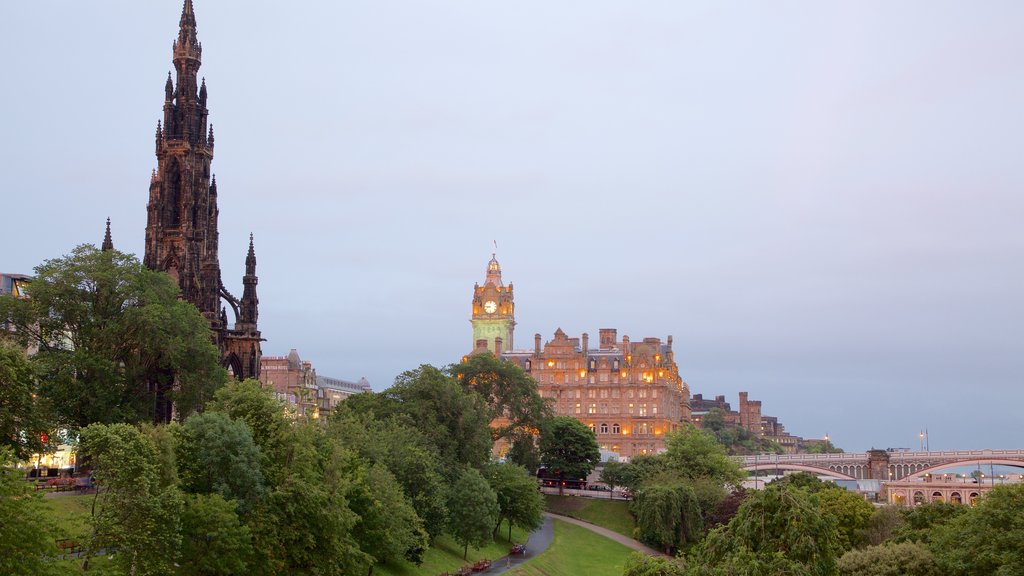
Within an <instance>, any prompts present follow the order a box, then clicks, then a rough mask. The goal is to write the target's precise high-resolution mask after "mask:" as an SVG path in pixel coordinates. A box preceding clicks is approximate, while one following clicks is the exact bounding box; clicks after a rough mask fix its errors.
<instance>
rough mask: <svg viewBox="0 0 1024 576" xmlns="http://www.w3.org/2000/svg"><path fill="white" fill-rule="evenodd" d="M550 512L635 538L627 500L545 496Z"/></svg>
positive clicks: (633, 524)
mask: <svg viewBox="0 0 1024 576" xmlns="http://www.w3.org/2000/svg"><path fill="white" fill-rule="evenodd" d="M545 498H547V507H548V512H551V513H553V514H562V515H563V516H571V517H573V518H578V519H580V520H585V521H587V522H590V523H591V524H597V525H598V526H601V527H603V528H607V529H609V530H611V531H612V532H618V533H619V534H622V535H623V536H628V537H630V538H632V537H633V527H634V526H636V523H635V522H634V521H633V515H632V514H630V513H629V502H627V501H625V500H602V499H600V498H583V497H582V496H555V495H552V494H547V495H545Z"/></svg>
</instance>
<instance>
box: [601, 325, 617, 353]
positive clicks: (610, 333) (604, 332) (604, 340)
mask: <svg viewBox="0 0 1024 576" xmlns="http://www.w3.org/2000/svg"><path fill="white" fill-rule="evenodd" d="M616 332H617V330H616V329H615V328H601V329H600V330H599V331H598V339H599V343H598V346H599V347H600V348H601V350H611V349H612V348H615V339H616Z"/></svg>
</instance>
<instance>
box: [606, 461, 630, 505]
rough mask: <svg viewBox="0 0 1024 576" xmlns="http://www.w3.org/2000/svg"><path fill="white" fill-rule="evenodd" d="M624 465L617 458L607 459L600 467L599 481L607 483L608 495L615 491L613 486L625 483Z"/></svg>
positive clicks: (610, 495)
mask: <svg viewBox="0 0 1024 576" xmlns="http://www.w3.org/2000/svg"><path fill="white" fill-rule="evenodd" d="M626 477H627V476H626V465H625V464H623V463H622V462H619V461H618V460H609V461H607V462H605V463H604V466H603V467H602V468H601V482H604V483H605V484H607V485H608V497H609V498H611V497H612V495H613V494H614V493H615V488H616V487H619V486H625V485H626Z"/></svg>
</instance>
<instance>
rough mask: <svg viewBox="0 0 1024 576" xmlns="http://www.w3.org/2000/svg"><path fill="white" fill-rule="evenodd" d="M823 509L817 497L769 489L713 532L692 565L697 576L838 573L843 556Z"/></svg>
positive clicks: (779, 486) (777, 487)
mask: <svg viewBox="0 0 1024 576" xmlns="http://www.w3.org/2000/svg"><path fill="white" fill-rule="evenodd" d="M819 507H820V499H819V498H818V496H817V495H816V494H812V493H809V492H807V491H806V490H802V489H800V488H792V487H789V486H787V485H786V484H772V485H769V486H767V487H766V488H765V489H764V490H761V491H759V492H757V493H755V494H753V495H751V496H750V497H749V498H747V500H746V501H745V502H744V503H743V505H742V506H740V509H739V512H738V513H737V514H736V516H735V517H733V519H732V520H731V521H729V524H728V525H727V526H725V527H720V528H717V529H715V530H712V531H711V532H710V533H709V534H708V536H707V537H706V538H705V539H704V541H703V542H702V543H701V544H700V545H699V546H698V547H697V548H696V550H695V551H694V553H693V558H692V562H690V564H691V565H693V566H697V567H701V568H699V569H697V571H696V572H695V573H696V574H733V573H735V574H765V575H769V574H809V575H815V576H828V575H831V574H834V573H835V571H836V559H837V557H838V556H839V554H841V553H842V548H841V547H840V545H839V543H838V534H837V532H836V521H835V518H833V517H832V516H830V515H827V514H822V513H821V512H820V510H819Z"/></svg>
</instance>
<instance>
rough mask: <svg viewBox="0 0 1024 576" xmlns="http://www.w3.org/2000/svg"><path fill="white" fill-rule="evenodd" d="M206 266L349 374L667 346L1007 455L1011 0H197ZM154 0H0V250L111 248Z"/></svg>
mask: <svg viewBox="0 0 1024 576" xmlns="http://www.w3.org/2000/svg"><path fill="white" fill-rule="evenodd" d="M195 10H196V15H197V19H198V28H199V39H200V41H201V42H202V43H203V67H202V69H201V71H200V73H201V75H203V76H205V77H206V79H207V86H208V88H209V94H210V96H209V107H210V119H211V122H212V123H213V124H214V127H215V128H214V130H215V132H216V139H217V150H216V157H215V159H214V162H213V170H214V172H215V174H216V176H217V183H218V191H219V201H220V210H221V212H220V247H221V254H220V260H221V267H222V269H223V273H224V281H225V284H226V285H227V287H228V289H229V290H232V291H233V292H235V293H238V292H241V275H242V272H243V268H244V257H245V252H246V248H247V245H248V234H249V233H250V232H252V233H254V234H255V239H256V250H257V257H258V260H259V267H258V274H259V277H260V284H259V296H260V328H261V329H262V331H263V334H264V336H265V337H266V338H267V342H266V343H265V344H264V348H263V350H264V353H265V354H270V355H283V354H286V353H287V352H288V350H289V349H291V348H296V349H298V351H299V353H300V355H301V356H302V358H303V359H306V360H310V361H312V362H313V365H314V367H315V368H316V369H317V371H318V373H320V374H323V375H329V376H334V377H338V378H345V379H351V380H355V379H358V378H359V377H361V376H366V377H367V378H368V379H369V380H370V382H371V384H372V385H373V387H374V388H375V389H376V390H382V389H384V388H386V387H387V386H389V385H390V384H391V382H392V381H393V379H394V377H395V376H396V375H397V374H398V373H400V372H402V371H403V370H407V369H412V368H415V367H417V366H418V365H419V364H422V363H430V364H434V365H445V364H448V363H451V362H454V361H457V360H458V359H459V358H460V357H461V356H462V355H463V354H465V353H467V352H468V351H469V350H470V349H471V347H472V335H471V330H470V324H469V321H468V320H469V315H470V300H471V297H472V289H473V283H474V282H482V281H483V277H484V272H485V268H486V263H487V261H488V260H489V259H490V257H491V251H492V244H491V242H492V240H497V242H498V259H499V261H500V262H501V265H502V268H503V271H504V278H505V281H506V283H508V282H512V283H514V285H515V296H516V305H517V318H516V319H517V322H518V327H517V331H516V345H517V347H530V346H531V345H532V341H533V334H534V333H536V332H539V333H541V334H542V335H543V336H544V339H545V340H549V339H550V338H551V337H552V335H553V333H554V331H555V330H556V329H557V328H559V327H561V328H562V329H564V330H565V331H566V332H567V333H568V334H570V335H573V336H576V335H579V334H580V333H582V332H588V333H590V334H591V335H592V338H594V337H596V334H597V332H598V330H599V329H600V328H605V327H609V328H610V327H614V328H618V330H619V335H620V336H621V335H623V334H625V335H628V336H630V338H631V339H633V340H638V339H640V338H643V337H646V336H658V337H661V338H665V337H666V336H668V335H669V334H671V335H673V336H674V341H675V351H676V360H677V361H678V363H679V367H680V371H681V372H682V374H683V376H684V378H685V379H686V380H687V382H688V383H689V385H690V389H691V391H692V392H693V393H703V394H704V395H705V396H714V395H716V394H724V395H726V396H727V398H728V399H729V400H730V401H731V402H732V403H733V405H734V407H735V405H736V403H737V400H736V393H737V392H739V391H741V390H747V391H749V392H750V395H751V397H752V398H756V399H760V400H762V401H763V410H764V413H765V414H770V415H776V416H778V417H779V418H780V419H781V421H782V422H783V423H785V425H786V429H787V430H789V431H790V432H792V433H795V434H798V435H801V436H805V437H819V438H820V437H822V436H823V435H824V434H826V433H828V434H829V436H830V437H831V439H832V441H833V442H834V443H835V444H837V445H838V446H841V447H844V448H846V449H847V450H864V449H867V448H870V447H872V446H874V447H880V448H884V447H910V448H916V447H917V446H918V443H919V438H918V432H919V430H920V429H922V428H924V427H928V429H929V431H930V435H931V448H932V449H933V450H934V449H954V448H1020V447H1021V439H1022V437H1024V434H1022V431H1024V424H1022V416H1024V408H1022V407H1024V329H1022V326H1024V304H1022V297H1024V268H1022V255H1024V229H1022V222H1024V196H1022V188H1024V187H1022V184H1024V170H1022V168H1024V163H1022V159H1024V154H1022V152H1024V142H1022V140H1024V106H1022V104H1024V69H1022V66H1024V60H1022V58H1021V55H1022V54H1024V34H1021V22H1024V3H1021V2H1019V1H1018V0H1012V1H1006V2H999V1H986V2H967V1H961V2H941V1H921V2H912V1H906V2H817V1H812V0H806V1H798V2H786V1H779V2H713V1H707V2H685V1H682V0H670V1H669V0H666V1H634V2H627V1H623V0H616V1H612V0H587V1H561V2H559V1H556V2H552V1H551V0H545V1H529V0H521V1H517V2H495V1H488V0H465V1H454V0H433V1H429V2H427V1H405V2H402V1H394V0H343V1H339V2H327V1H316V2H314V1H309V0H296V1H294V2H288V3H281V2H271V1H269V0H263V1H254V0H250V1H246V2H243V1H241V0H238V1H225V0H217V1H216V2H214V1H212V0H195ZM180 12H181V2H180V1H179V0H160V1H159V2H156V1H146V2H139V1H137V0H121V1H115V0H93V1H90V2H82V1H79V0H51V1H46V2H3V3H2V4H0V19H2V21H3V22H5V24H6V26H5V27H4V28H5V29H4V33H3V34H2V35H0V50H2V51H3V54H5V57H4V62H5V66H4V72H3V76H2V81H0V82H2V86H3V90H2V91H0V110H2V112H0V134H2V138H0V174H2V175H3V180H4V184H3V188H4V190H5V193H4V200H3V208H2V214H3V218H2V221H3V223H2V224H0V227H2V230H3V231H4V232H5V239H6V241H5V242H4V246H5V248H4V249H3V251H2V257H0V270H2V271H4V272H23V273H30V272H31V271H32V268H33V267H34V266H35V265H37V264H38V263H40V262H41V261H42V260H44V259H46V258H52V257H56V256H60V255H62V254H65V253H67V252H69V251H70V250H71V249H72V248H73V247H74V246H75V245H77V244H80V243H85V242H91V243H95V244H99V242H100V241H101V239H102V234H103V225H104V220H105V219H106V218H107V217H108V216H110V217H111V218H112V220H113V236H114V242H115V246H116V247H117V248H118V249H120V250H123V251H126V252H133V253H136V254H139V255H140V257H141V253H142V247H143V238H144V231H145V225H146V211H145V207H146V202H147V198H148V187H149V174H150V171H151V170H152V169H153V168H154V167H155V166H156V158H155V156H154V148H153V134H154V131H155V128H156V122H157V120H158V119H159V118H160V117H161V107H162V105H163V86H164V81H165V79H166V76H167V72H168V71H169V70H171V69H172V65H171V42H172V40H174V38H175V37H176V34H177V26H178V18H179V15H180Z"/></svg>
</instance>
